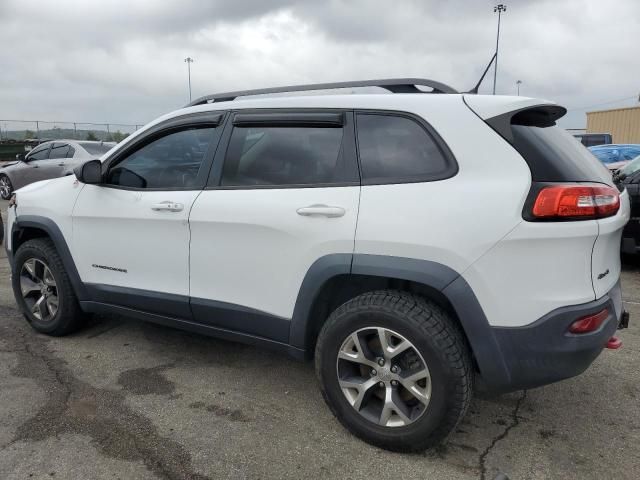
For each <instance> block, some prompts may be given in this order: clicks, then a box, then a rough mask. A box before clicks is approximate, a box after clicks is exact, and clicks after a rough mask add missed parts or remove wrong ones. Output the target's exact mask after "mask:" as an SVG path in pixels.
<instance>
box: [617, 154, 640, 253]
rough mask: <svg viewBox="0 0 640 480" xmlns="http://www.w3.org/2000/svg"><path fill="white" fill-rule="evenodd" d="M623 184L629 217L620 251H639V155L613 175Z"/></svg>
mask: <svg viewBox="0 0 640 480" xmlns="http://www.w3.org/2000/svg"><path fill="white" fill-rule="evenodd" d="M614 179H615V180H616V181H617V182H618V183H621V184H622V185H624V186H625V188H626V189H627V192H628V193H629V201H630V203H631V218H630V219H629V223H627V225H626V226H625V227H624V230H623V231H622V252H623V253H640V155H639V156H637V157H636V158H634V159H633V160H632V161H631V162H629V163H627V164H626V165H625V166H624V167H622V168H621V169H620V171H619V172H617V173H616V174H615V175H614Z"/></svg>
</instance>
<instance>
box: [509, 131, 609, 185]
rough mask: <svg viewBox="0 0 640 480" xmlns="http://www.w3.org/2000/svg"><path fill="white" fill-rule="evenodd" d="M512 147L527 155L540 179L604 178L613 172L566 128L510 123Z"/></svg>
mask: <svg viewBox="0 0 640 480" xmlns="http://www.w3.org/2000/svg"><path fill="white" fill-rule="evenodd" d="M511 132H512V134H513V142H512V145H513V147H514V148H515V149H516V150H518V152H519V153H520V155H522V156H523V157H524V159H525V160H526V162H527V163H528V164H529V168H531V173H532V176H533V179H534V181H537V182H601V183H606V184H609V185H612V178H611V173H610V172H609V171H608V170H607V168H606V167H605V166H604V165H602V163H601V162H599V161H598V159H597V158H596V157H594V156H593V154H592V153H591V152H590V151H589V150H587V149H586V148H585V146H584V145H582V144H581V143H580V142H579V141H578V140H576V139H575V138H574V137H573V136H572V135H571V134H570V133H568V132H567V131H566V130H564V129H563V128H560V127H558V126H556V125H553V126H544V127H536V126H531V125H513V124H512V125H511Z"/></svg>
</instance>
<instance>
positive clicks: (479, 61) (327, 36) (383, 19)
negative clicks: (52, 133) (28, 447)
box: [0, 0, 640, 128]
mask: <svg viewBox="0 0 640 480" xmlns="http://www.w3.org/2000/svg"><path fill="white" fill-rule="evenodd" d="M493 5H494V2H491V1H485V0H465V1H462V0H460V1H456V0H450V1H444V0H440V1H437V0H415V1H412V0H393V1H389V0H380V1H377V0H353V1H347V0H343V1H322V0H309V1H288V0H247V1H244V0H231V1H230V0H205V1H197V0H100V1H98V0H94V1H92V0H84V1H72V0H40V1H35V0H0V119H7V118H8V119H14V118H15V119H42V120H55V121H63V120H69V121H77V122H83V121H84V122H92V121H93V122H113V123H116V122H121V123H142V124H144V123H146V122H148V121H150V120H152V119H153V118H155V117H157V116H159V115H161V114H163V113H165V112H167V111H170V110H174V109H175V108H177V107H180V106H181V105H183V104H185V103H186V102H187V101H188V87H187V66H186V64H185V63H184V61H183V59H184V58H185V57H187V56H191V57H193V58H194V59H195V63H193V65H192V88H193V96H194V98H195V97H197V96H200V95H204V94H207V93H214V92H219V91H227V90H238V89H247V88H257V87H266V86H277V85H287V84H296V83H310V82H325V81H341V80H349V79H365V78H383V77H410V76H411V77H425V78H431V79H435V80H440V81H443V82H445V83H448V84H450V85H452V86H453V87H455V88H458V89H469V88H470V87H471V86H473V84H474V83H475V82H476V80H477V79H478V77H479V75H480V73H481V72H482V70H483V69H484V67H485V65H486V63H487V62H488V61H489V59H490V58H491V55H492V54H493V51H494V49H495V35H496V23H497V16H496V14H494V13H493ZM507 5H508V10H507V12H506V14H504V16H503V21H502V30H501V43H500V62H499V67H498V86H497V90H498V93H503V94H515V91H516V80H518V79H520V80H522V82H523V83H522V86H521V94H523V95H527V96H532V97H541V98H547V99H551V100H554V101H557V102H558V103H560V104H562V105H564V106H566V107H567V108H569V110H570V112H569V114H568V116H567V117H566V120H565V122H564V126H565V127H582V126H584V125H585V123H586V117H585V115H584V112H585V111H586V110H589V109H602V108H611V107H616V106H626V105H634V104H636V105H637V104H638V95H639V94H640V51H639V48H638V39H639V38H640V1H639V0H617V1H615V2H604V1H601V0H548V1H547V0H507ZM491 82H492V75H489V76H488V78H487V79H486V81H485V84H484V85H483V89H482V90H483V91H484V92H490V88H491ZM620 99H623V100H620ZM614 100H619V101H616V102H614ZM591 106H593V108H587V107H591ZM0 126H2V127H3V128H4V125H0ZM11 127H13V124H11V125H10V128H11Z"/></svg>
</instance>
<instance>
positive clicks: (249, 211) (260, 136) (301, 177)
mask: <svg viewBox="0 0 640 480" xmlns="http://www.w3.org/2000/svg"><path fill="white" fill-rule="evenodd" d="M232 122H233V125H232V126H231V125H229V126H228V127H227V130H226V132H225V137H229V141H228V147H227V149H226V153H225V152H221V153H220V154H218V155H216V159H215V162H214V168H213V170H212V178H211V180H210V182H209V187H208V188H207V189H205V190H204V191H203V192H202V194H201V195H200V196H199V197H198V199H197V200H196V202H195V203H194V206H193V209H192V211H191V216H190V218H189V223H190V227H191V258H190V264H191V280H190V283H191V297H192V298H191V307H192V311H193V315H194V318H195V320H197V321H199V322H201V323H205V324H208V325H213V326H216V327H218V328H225V329H229V330H234V331H239V332H243V333H246V334H251V335H255V336H259V337H262V338H268V339H271V340H277V341H280V342H286V341H288V335H289V326H290V319H291V317H292V314H293V310H294V306H295V303H296V300H297V297H298V293H299V291H300V286H301V284H302V281H303V279H304V277H305V275H306V274H307V272H308V271H309V268H310V267H311V265H313V263H314V262H316V261H318V260H319V259H321V258H322V257H324V256H326V255H330V254H342V255H344V258H345V262H346V265H350V258H351V255H352V253H353V246H354V237H355V230H356V219H357V216H358V199H359V195H360V186H359V178H358V170H357V161H356V157H355V143H354V139H353V123H352V115H351V114H350V113H348V112H335V111H333V112H304V113H302V112H296V111H293V112H282V111H276V112H270V113H264V112H261V113H249V112H243V113H236V114H235V116H234V117H233V118H232ZM230 128H231V130H229V129H230Z"/></svg>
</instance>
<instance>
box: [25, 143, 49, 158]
mask: <svg viewBox="0 0 640 480" xmlns="http://www.w3.org/2000/svg"><path fill="white" fill-rule="evenodd" d="M49 147H50V145H49V144H47V145H42V146H40V147H37V148H34V149H33V151H32V152H31V154H30V155H29V161H31V160H45V159H47V158H48V153H49Z"/></svg>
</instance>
